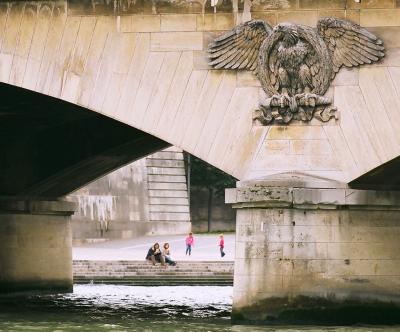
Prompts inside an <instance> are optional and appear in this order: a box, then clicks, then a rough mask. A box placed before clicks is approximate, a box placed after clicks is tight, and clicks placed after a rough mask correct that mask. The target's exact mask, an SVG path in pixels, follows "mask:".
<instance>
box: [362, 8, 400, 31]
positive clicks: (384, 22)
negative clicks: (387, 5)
mask: <svg viewBox="0 0 400 332" xmlns="http://www.w3.org/2000/svg"><path fill="white" fill-rule="evenodd" d="M360 25H361V26H363V27H379V26H381V27H387V26H389V27H390V26H399V25H400V9H371V10H362V11H361V12H360Z"/></svg>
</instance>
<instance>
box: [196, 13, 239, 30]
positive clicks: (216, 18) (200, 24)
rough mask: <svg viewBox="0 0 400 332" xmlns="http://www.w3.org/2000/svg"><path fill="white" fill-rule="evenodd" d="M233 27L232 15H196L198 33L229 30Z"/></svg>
mask: <svg viewBox="0 0 400 332" xmlns="http://www.w3.org/2000/svg"><path fill="white" fill-rule="evenodd" d="M234 25H235V19H234V15H233V14H205V15H197V30H198V31H218V30H230V29H232V28H233V27H234Z"/></svg>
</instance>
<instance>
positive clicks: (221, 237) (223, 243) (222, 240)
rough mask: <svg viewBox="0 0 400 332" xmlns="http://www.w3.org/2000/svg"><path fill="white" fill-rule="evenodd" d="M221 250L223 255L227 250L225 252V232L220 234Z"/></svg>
mask: <svg viewBox="0 0 400 332" xmlns="http://www.w3.org/2000/svg"><path fill="white" fill-rule="evenodd" d="M218 246H219V251H220V253H221V257H224V256H225V252H224V247H225V241H224V234H220V236H219V245H218Z"/></svg>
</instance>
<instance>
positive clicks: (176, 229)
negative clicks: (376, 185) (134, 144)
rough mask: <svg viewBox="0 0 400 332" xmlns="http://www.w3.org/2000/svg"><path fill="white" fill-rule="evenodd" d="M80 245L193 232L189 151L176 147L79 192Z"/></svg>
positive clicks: (76, 227) (76, 235) (76, 237)
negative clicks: (187, 163) (187, 169)
mask: <svg viewBox="0 0 400 332" xmlns="http://www.w3.org/2000/svg"><path fill="white" fill-rule="evenodd" d="M68 199H70V200H72V201H74V202H76V204H77V211H76V213H75V214H74V215H73V216H72V231H73V241H74V244H80V243H83V242H88V241H89V242H90V241H100V240H107V239H128V238H134V237H138V236H143V235H161V234H186V233H188V232H189V231H190V229H191V222H190V214H189V200H188V191H187V185H186V176H185V165H184V160H183V152H182V150H180V149H177V148H175V147H170V148H167V149H165V150H162V151H160V152H157V153H155V154H152V155H150V156H147V157H146V158H143V159H140V160H138V161H135V162H133V163H131V164H129V165H127V166H124V167H122V168H120V169H119V170H117V171H114V172H112V173H110V174H108V175H106V176H104V177H102V178H100V179H98V180H96V181H94V182H92V183H90V184H89V185H87V186H85V187H83V188H81V189H79V190H78V191H75V192H74V193H72V194H70V195H69V196H68Z"/></svg>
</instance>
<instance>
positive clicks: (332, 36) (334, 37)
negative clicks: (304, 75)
mask: <svg viewBox="0 0 400 332" xmlns="http://www.w3.org/2000/svg"><path fill="white" fill-rule="evenodd" d="M317 30H318V34H319V35H320V36H321V37H322V38H323V40H324V41H325V43H326V45H327V46H328V49H329V51H330V53H331V55H332V63H333V70H334V73H333V76H334V75H335V74H336V73H337V72H338V71H339V69H340V67H342V66H343V65H344V66H346V67H354V66H359V65H362V64H370V63H373V62H376V61H379V60H380V59H382V58H383V57H384V56H385V53H384V50H385V48H384V46H383V43H382V41H381V40H380V39H379V38H378V37H376V36H375V35H374V34H372V33H371V32H369V31H367V30H366V29H364V28H362V27H360V26H359V25H358V24H355V23H352V22H350V21H345V20H341V19H337V18H323V19H320V20H319V21H318V25H317Z"/></svg>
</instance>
